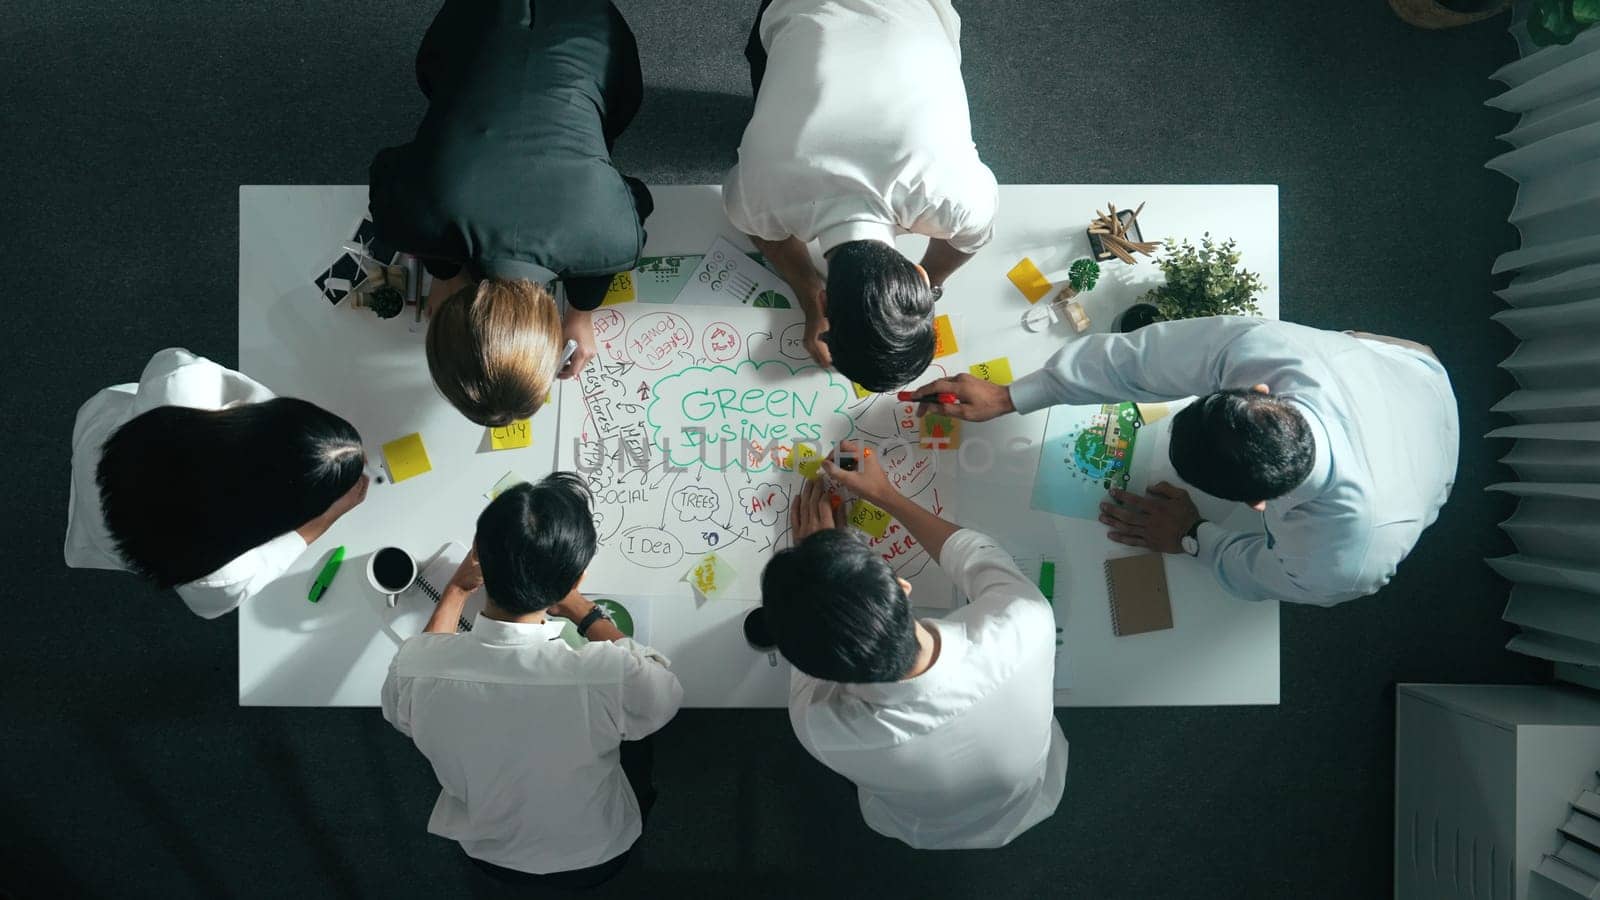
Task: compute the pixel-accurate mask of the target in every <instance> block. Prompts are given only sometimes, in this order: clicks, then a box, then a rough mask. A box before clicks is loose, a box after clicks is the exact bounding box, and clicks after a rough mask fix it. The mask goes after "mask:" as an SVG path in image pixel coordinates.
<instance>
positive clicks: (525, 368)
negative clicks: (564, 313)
mask: <svg viewBox="0 0 1600 900" xmlns="http://www.w3.org/2000/svg"><path fill="white" fill-rule="evenodd" d="M584 318H585V319H587V318H588V314H587V313H584ZM561 333H562V330H561V313H560V311H559V310H557V309H556V301H555V298H554V297H552V296H550V292H549V291H547V290H545V289H544V287H543V286H541V285H538V284H535V283H533V282H532V281H528V280H526V279H517V280H513V281H504V280H499V279H492V280H485V281H480V282H478V283H477V284H475V285H467V286H466V287H464V288H462V289H460V290H458V291H456V292H455V293H454V294H451V295H450V296H449V297H446V298H445V299H444V301H443V302H442V303H440V304H439V305H438V306H437V307H436V308H435V309H434V311H433V320H432V321H431V322H430V323H429V325H428V372H429V374H431V375H432V376H433V383H434V384H435V385H437V386H438V388H439V393H441V394H443V395H444V398H445V399H446V400H449V401H450V405H451V406H454V407H455V408H456V409H457V410H459V411H460V412H461V414H462V415H464V416H466V417H467V418H468V419H471V420H472V421H473V422H476V423H477V424H479V425H483V426H485V427H489V428H495V427H499V426H501V425H505V424H507V423H510V422H513V421H516V420H517V419H526V418H528V417H530V416H532V415H533V414H534V413H536V412H538V411H539V407H541V406H543V405H544V401H545V398H546V397H547V396H548V395H549V394H550V386H551V384H552V383H553V382H554V381H555V378H556V372H557V370H558V369H559V368H560V367H561V349H562V348H561V341H560V337H561Z"/></svg>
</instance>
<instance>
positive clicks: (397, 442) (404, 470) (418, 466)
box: [383, 434, 433, 482]
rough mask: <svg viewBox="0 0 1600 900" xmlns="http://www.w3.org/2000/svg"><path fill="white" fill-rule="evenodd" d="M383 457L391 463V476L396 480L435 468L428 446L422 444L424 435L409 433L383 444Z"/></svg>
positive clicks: (402, 479) (403, 479)
mask: <svg viewBox="0 0 1600 900" xmlns="http://www.w3.org/2000/svg"><path fill="white" fill-rule="evenodd" d="M383 458H384V461H385V462H387V463H388V464H389V477H390V478H393V479H394V480H395V481H396V482H400V481H405V480H406V479H407V478H413V477H415V476H417V475H421V474H422V473H423V472H427V471H429V470H431V469H432V468H433V463H431V462H429V461H428V448H427V447H424V446H422V435H420V434H408V435H406V436H405V437H403V438H396V439H394V440H392V441H390V442H389V443H387V444H384V445H383Z"/></svg>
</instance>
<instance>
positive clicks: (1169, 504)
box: [1100, 481, 1200, 553]
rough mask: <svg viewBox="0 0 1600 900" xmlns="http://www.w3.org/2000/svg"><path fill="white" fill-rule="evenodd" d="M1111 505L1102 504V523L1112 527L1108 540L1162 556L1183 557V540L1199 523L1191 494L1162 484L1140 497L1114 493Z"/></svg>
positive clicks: (1198, 512) (1119, 492)
mask: <svg viewBox="0 0 1600 900" xmlns="http://www.w3.org/2000/svg"><path fill="white" fill-rule="evenodd" d="M1111 499H1112V501H1113V502H1111V503H1102V504H1100V521H1101V522H1103V523H1105V524H1106V525H1108V526H1110V528H1111V531H1110V533H1109V534H1108V535H1107V537H1109V538H1111V539H1112V540H1113V541H1116V542H1117V543H1119V544H1127V545H1128V546H1130V547H1148V548H1149V549H1151V550H1155V551H1157V552H1160V553H1182V552H1183V536H1184V535H1186V534H1188V533H1189V529H1191V528H1193V527H1194V526H1195V523H1196V522H1199V521H1200V510H1198V509H1196V508H1195V505H1194V501H1193V500H1190V499H1189V492H1188V491H1185V490H1183V489H1182V488H1176V487H1173V486H1172V485H1170V484H1168V483H1167V482H1165V481H1163V482H1161V483H1160V484H1156V485H1151V487H1150V494H1149V496H1146V497H1141V496H1139V495H1138V494H1131V493H1129V492H1127V491H1122V490H1116V489H1114V488H1113V489H1112V491H1111Z"/></svg>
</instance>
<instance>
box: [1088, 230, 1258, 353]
mask: <svg viewBox="0 0 1600 900" xmlns="http://www.w3.org/2000/svg"><path fill="white" fill-rule="evenodd" d="M1159 265H1160V266H1161V271H1162V272H1163V273H1165V275H1166V276H1167V280H1166V282H1165V283H1164V284H1161V285H1160V286H1158V287H1156V288H1155V289H1153V290H1151V291H1150V292H1148V293H1146V294H1145V295H1144V298H1143V302H1141V303H1136V304H1134V305H1133V306H1132V307H1130V308H1129V309H1128V310H1127V312H1124V313H1123V314H1122V315H1121V316H1120V317H1118V319H1117V330H1118V331H1123V332H1128V331H1134V330H1136V329H1139V328H1143V327H1144V326H1146V325H1149V324H1150V323H1151V322H1164V321H1165V322H1170V321H1173V320H1176V319H1193V318H1197V317H1199V316H1230V315H1252V316H1254V315H1260V313H1261V311H1260V310H1259V309H1258V308H1257V307H1256V297H1257V295H1259V294H1260V293H1261V292H1262V291H1264V290H1266V289H1267V285H1266V283H1265V282H1263V281H1262V280H1261V276H1260V275H1258V274H1256V273H1255V272H1251V271H1249V270H1247V269H1241V268H1239V245H1238V242H1236V241H1234V240H1233V239H1232V238H1229V239H1228V240H1226V241H1223V242H1222V243H1220V244H1219V243H1217V242H1216V241H1213V240H1212V239H1211V235H1210V234H1209V233H1208V234H1206V235H1204V236H1203V237H1202V238H1201V239H1200V246H1198V247H1196V246H1195V245H1194V244H1192V243H1190V242H1189V241H1188V240H1185V241H1184V242H1183V243H1181V244H1180V243H1178V242H1176V241H1173V240H1168V241H1167V242H1166V244H1165V247H1164V249H1163V250H1162V254H1161V260H1160V262H1159Z"/></svg>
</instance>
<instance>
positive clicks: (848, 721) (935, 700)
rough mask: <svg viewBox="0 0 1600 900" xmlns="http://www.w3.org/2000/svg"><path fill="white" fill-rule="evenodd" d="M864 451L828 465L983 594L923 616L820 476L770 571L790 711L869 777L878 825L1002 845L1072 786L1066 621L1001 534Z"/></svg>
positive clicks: (936, 838)
mask: <svg viewBox="0 0 1600 900" xmlns="http://www.w3.org/2000/svg"><path fill="white" fill-rule="evenodd" d="M858 449H859V448H858V447H857V446H856V445H855V444H854V443H853V442H851V441H845V442H843V443H842V444H841V453H842V454H848V455H855V454H856V451H857V450H858ZM857 459H858V461H859V465H858V467H857V468H856V469H855V470H853V471H845V470H843V469H840V468H839V467H838V466H836V465H834V464H833V462H832V461H829V462H828V463H826V464H825V465H826V468H827V471H828V474H829V475H830V476H831V477H832V478H834V479H835V480H836V481H837V482H839V483H840V484H842V485H843V486H844V487H845V488H847V489H848V490H849V491H851V492H853V493H854V494H855V495H856V496H858V497H861V498H863V499H866V500H868V501H870V502H872V503H874V504H876V505H877V506H879V507H882V508H883V509H884V510H885V511H887V512H888V513H889V514H890V515H892V516H894V518H895V519H896V520H898V521H899V522H900V523H901V524H903V525H904V526H905V527H906V528H907V529H908V530H909V531H910V532H911V535H912V536H913V537H914V538H915V539H916V541H917V542H918V543H919V544H921V545H922V547H923V548H924V549H926V550H927V551H928V553H929V554H930V555H932V556H933V558H934V559H936V560H937V561H938V562H939V566H940V567H941V568H942V569H944V571H945V573H946V574H948V575H949V576H950V578H951V580H952V581H954V582H955V583H956V584H957V585H958V586H959V587H960V588H961V590H962V591H963V592H965V593H966V595H967V597H968V598H969V599H970V600H971V602H970V603H969V604H968V605H967V606H963V607H961V608H960V609H957V610H955V611H954V612H952V613H950V614H949V615H947V616H946V617H945V618H943V619H922V620H918V619H915V618H914V617H913V616H912V614H911V598H910V593H911V585H910V584H908V583H907V582H905V581H903V580H900V579H897V578H896V577H895V575H894V572H893V570H891V569H890V568H889V566H888V564H887V563H885V562H884V561H883V559H882V558H881V557H880V556H879V555H878V554H877V553H875V552H874V551H872V550H871V549H870V548H868V547H867V546H866V544H865V543H864V542H863V541H861V540H860V539H859V538H858V536H857V535H856V534H855V533H854V532H853V531H851V530H849V529H848V528H845V527H844V526H843V521H842V515H840V514H839V513H837V512H835V511H834V510H832V509H831V507H830V503H829V497H828V495H827V493H826V492H825V491H824V490H823V489H822V488H821V485H820V483H819V481H812V482H810V483H808V484H807V485H806V487H805V489H804V490H803V491H802V493H801V496H800V498H799V501H798V502H797V503H796V504H794V506H793V508H792V509H791V516H790V523H791V526H792V529H793V531H792V534H793V538H794V546H793V547H792V548H790V549H787V550H783V551H780V552H779V553H778V554H777V555H775V556H774V557H773V558H772V561H771V562H770V563H768V564H767V568H766V570H765V571H764V572H763V573H762V577H761V596H762V600H761V603H762V608H763V609H764V610H765V611H766V617H767V625H768V627H769V629H770V631H771V633H772V635H773V637H774V638H775V640H776V641H777V645H778V649H779V650H780V651H781V652H782V653H783V655H784V657H785V658H786V659H788V660H789V662H790V663H791V664H793V666H794V675H793V679H792V681H791V682H790V688H789V721H790V722H791V723H792V724H793V725H794V732H795V735H796V736H797V737H798V738H799V739H800V743H801V744H802V745H804V746H805V748H806V750H807V752H809V753H810V754H811V755H812V756H814V757H816V759H817V760H818V761H819V762H821V763H822V764H823V765H825V766H827V767H828V768H830V769H832V770H834V771H835V772H838V773H839V774H840V775H843V776H844V777H846V778H848V779H850V780H851V781H852V782H854V783H855V784H856V787H857V792H858V795H859V798H860V803H861V816H862V818H863V819H864V820H865V821H866V823H867V826H868V827H870V828H872V829H873V830H874V831H876V832H878V833H879V834H883V835H886V836H888V837H892V838H897V839H899V840H901V841H903V842H905V843H906V844H908V845H910V846H912V847H915V848H918V849H928V850H932V849H978V848H987V847H1001V846H1004V845H1006V844H1008V843H1010V842H1011V841H1012V839H1014V838H1015V837H1016V836H1017V835H1019V834H1021V833H1022V832H1024V831H1026V830H1028V829H1029V828H1031V827H1033V826H1034V825H1035V824H1037V823H1038V822H1040V821H1042V820H1044V819H1045V818H1048V817H1049V816H1050V815H1051V814H1052V813H1054V812H1055V809H1056V805H1057V804H1058V803H1060V801H1061V792H1062V788H1063V787H1064V786H1065V784H1066V774H1067V740H1066V738H1065V737H1064V736H1062V734H1061V726H1060V725H1059V724H1058V723H1057V722H1056V719H1055V709H1054V695H1053V686H1052V685H1053V674H1054V667H1055V634H1056V632H1055V617H1054V615H1053V614H1052V612H1051V610H1050V606H1049V603H1048V602H1047V601H1046V600H1045V599H1044V597H1043V595H1041V594H1040V593H1039V589H1038V587H1037V586H1035V585H1034V584H1033V583H1032V582H1030V581H1029V580H1028V579H1027V578H1025V577H1024V576H1023V575H1022V573H1021V572H1019V571H1018V570H1017V566H1016V563H1015V562H1014V561H1013V560H1012V559H1011V557H1010V556H1009V555H1008V554H1007V553H1006V552H1005V551H1004V550H1002V549H1000V547H998V546H997V545H996V544H995V542H994V541H993V540H992V539H991V538H989V537H987V536H986V535H982V534H979V533H978V532H976V531H972V530H971V529H965V528H960V527H958V526H956V525H954V524H951V523H950V522H947V521H945V520H943V519H941V518H939V517H938V516H935V515H934V514H933V513H930V512H928V511H927V510H925V509H923V508H922V507H920V506H918V505H917V504H916V503H914V502H912V501H910V500H907V499H906V498H905V497H903V496H901V495H900V493H899V492H898V491H897V490H895V489H894V487H892V486H891V485H890V483H889V480H888V478H887V477H886V476H885V474H884V471H883V469H882V467H880V466H879V465H878V462H877V458H876V454H863V455H862V456H859V457H857Z"/></svg>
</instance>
